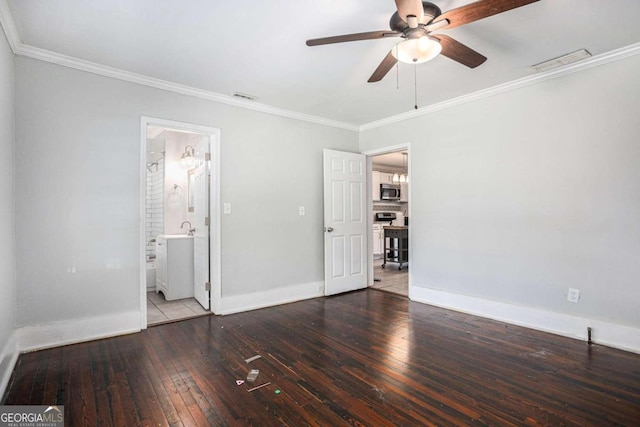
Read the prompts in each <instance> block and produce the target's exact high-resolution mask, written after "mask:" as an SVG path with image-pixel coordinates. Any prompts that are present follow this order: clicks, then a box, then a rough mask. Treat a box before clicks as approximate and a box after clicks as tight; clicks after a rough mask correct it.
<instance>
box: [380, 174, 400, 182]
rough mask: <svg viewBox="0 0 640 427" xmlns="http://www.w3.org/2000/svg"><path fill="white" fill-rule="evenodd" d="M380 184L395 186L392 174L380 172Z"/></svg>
mask: <svg viewBox="0 0 640 427" xmlns="http://www.w3.org/2000/svg"><path fill="white" fill-rule="evenodd" d="M380 184H397V183H394V182H393V174H392V173H388V172H380Z"/></svg>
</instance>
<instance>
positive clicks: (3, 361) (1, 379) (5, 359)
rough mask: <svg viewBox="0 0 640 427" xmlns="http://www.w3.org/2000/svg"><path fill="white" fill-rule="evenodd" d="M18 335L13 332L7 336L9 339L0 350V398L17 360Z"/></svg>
mask: <svg viewBox="0 0 640 427" xmlns="http://www.w3.org/2000/svg"><path fill="white" fill-rule="evenodd" d="M19 354H20V352H19V351H18V336H17V334H16V333H15V332H14V333H13V334H11V337H9V341H8V342H7V344H6V345H5V346H4V348H3V349H2V350H1V351H0V399H2V396H4V392H5V391H6V390H7V386H8V385H9V380H10V379H11V373H12V372H13V368H14V367H15V366H16V362H17V361H18V355H19Z"/></svg>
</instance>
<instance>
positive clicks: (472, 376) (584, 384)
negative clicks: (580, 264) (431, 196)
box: [5, 290, 640, 426]
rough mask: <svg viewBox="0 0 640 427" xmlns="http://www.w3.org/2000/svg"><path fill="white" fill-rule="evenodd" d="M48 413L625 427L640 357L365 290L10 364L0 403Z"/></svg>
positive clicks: (639, 386)
mask: <svg viewBox="0 0 640 427" xmlns="http://www.w3.org/2000/svg"><path fill="white" fill-rule="evenodd" d="M595 332H596V334H597V331H595ZM256 354H259V355H261V356H262V358H260V359H258V360H255V361H253V362H251V363H250V364H247V363H245V362H244V360H245V359H246V358H249V357H251V356H254V355H256ZM252 368H254V369H259V370H260V374H259V376H258V378H257V380H256V382H255V383H253V384H247V383H245V384H242V385H240V386H237V385H236V383H235V381H236V380H237V379H245V378H246V375H247V373H248V371H249V369H252ZM265 382H271V385H269V386H266V387H263V388H261V389H259V390H256V391H253V392H248V391H247V390H248V389H249V388H250V387H253V386H255V385H260V384H263V383H265ZM276 390H281V393H280V394H276V393H275V391H276ZM53 403H56V404H62V405H64V406H65V414H66V420H67V425H70V426H82V425H86V426H135V425H143V426H150V425H158V426H196V425H200V426H209V425H212V426H227V425H228V426H306V425H313V426H320V425H321V426H347V425H352V426H418V425H419V426H431V425H441V426H444V425H473V426H475V425H478V426H481V425H490V426H501V425H517V426H521V425H550V426H561V425H562V426H606V425H626V426H633V425H636V426H637V425H639V423H640V355H637V354H632V353H627V352H623V351H619V350H614V349H610V348H607V347H602V346H598V345H594V346H591V347H589V346H588V345H587V344H586V343H584V342H580V341H576V340H571V339H568V338H562V337H558V336H554V335H549V334H545V333H542V332H538V331H533V330H529V329H525V328H520V327H515V326H511V325H507V324H504V323H500V322H494V321H490V320H487V319H482V318H479V317H474V316H470V315H466V314H462V313H456V312H452V311H448V310H443V309H439V308H435V307H431V306H428V305H423V304H419V303H414V302H411V301H409V300H408V299H407V298H403V297H399V296H397V295H394V294H391V293H387V292H379V291H376V290H363V291H359V292H354V293H348V294H344V295H339V296H335V297H329V298H318V299H313V300H307V301H302V302H298V303H293V304H288V305H283V306H279V307H273V308H268V309H263V310H256V311H252V312H248V313H240V314H235V315H230V316H222V317H217V316H207V317H199V318H196V319H190V320H186V321H182V322H177V323H171V324H166V325H161V326H157V327H153V328H150V329H148V330H146V331H144V332H142V333H139V334H132V335H128V336H122V337H116V338H110V339H105V340H100V341H94V342H89V343H83V344H76V345H70V346H66V347H60V348H55V349H50V350H43V351H39V352H34V353H29V354H24V355H21V356H20V358H19V360H18V364H17V366H16V369H15V371H14V375H13V377H12V379H11V381H10V385H9V389H8V392H7V394H6V396H5V404H53Z"/></svg>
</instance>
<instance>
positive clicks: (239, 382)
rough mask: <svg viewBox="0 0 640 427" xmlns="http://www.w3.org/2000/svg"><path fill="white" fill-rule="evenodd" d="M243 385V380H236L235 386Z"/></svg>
mask: <svg viewBox="0 0 640 427" xmlns="http://www.w3.org/2000/svg"><path fill="white" fill-rule="evenodd" d="M242 384H244V380H236V385H242Z"/></svg>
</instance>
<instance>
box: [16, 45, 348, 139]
mask: <svg viewBox="0 0 640 427" xmlns="http://www.w3.org/2000/svg"><path fill="white" fill-rule="evenodd" d="M16 55H20V56H25V57H28V58H33V59H39V60H41V61H45V62H50V63H52V64H57V65H62V66H64V67H69V68H74V69H76V70H81V71H86V72H88V73H93V74H98V75H101V76H104V77H111V78H113V79H118V80H123V81H126V82H130V83H137V84H140V85H143V86H149V87H153V88H156V89H162V90H166V91H168V92H174V93H179V94H181V95H188V96H193V97H195V98H201V99H206V100H209V101H214V102H219V103H221V104H227V105H232V106H234V107H240V108H245V109H247V110H253V111H258V112H261V113H267V114H273V115H275V116H281V117H287V118H290V119H295V120H301V121H305V122H309V123H315V124H320V125H324V126H331V127H335V128H340V129H345V130H350V131H354V132H358V130H359V128H358V126H356V125H352V124H349V123H344V122H339V121H336V120H330V119H325V118H322V117H317V116H312V115H310V114H304V113H299V112H296V111H291V110H285V109H283V108H278V107H272V106H270V105H266V104H261V103H259V102H255V101H245V100H241V99H237V98H234V97H232V96H230V95H223V94H220V93H216V92H210V91H206V90H202V89H198V88H195V87H191V86H186V85H181V84H178V83H173V82H169V81H167V80H161V79H156V78H154V77H149V76H145V75H143V74H137V73H132V72H129V71H124V70H120V69H118V68H113V67H108V66H106V65H102V64H97V63H95V62H90V61H85V60H82V59H78V58H74V57H71V56H67V55H62V54H59V53H55V52H51V51H48V50H45V49H40V48H37V47H33V46H29V45H25V44H22V43H20V44H19V46H18V49H17V52H16Z"/></svg>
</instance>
